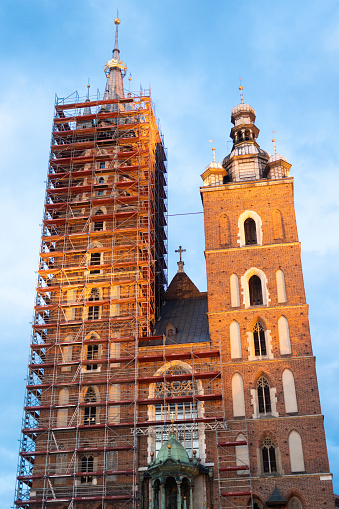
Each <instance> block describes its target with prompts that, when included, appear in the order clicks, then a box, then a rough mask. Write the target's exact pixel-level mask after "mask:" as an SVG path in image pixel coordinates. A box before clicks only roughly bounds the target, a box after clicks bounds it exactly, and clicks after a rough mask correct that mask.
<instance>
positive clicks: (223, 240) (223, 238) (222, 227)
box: [219, 214, 230, 246]
mask: <svg viewBox="0 0 339 509" xmlns="http://www.w3.org/2000/svg"><path fill="white" fill-rule="evenodd" d="M219 243H220V245H221V246H228V245H229V244H230V220H229V219H228V217H227V215H226V214H222V215H221V216H220V217H219Z"/></svg>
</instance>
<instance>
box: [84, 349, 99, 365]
mask: <svg viewBox="0 0 339 509" xmlns="http://www.w3.org/2000/svg"><path fill="white" fill-rule="evenodd" d="M98 357H99V345H88V347H87V356H86V358H87V360H88V361H93V360H94V359H97V358H98ZM86 369H87V371H92V370H95V369H98V365H97V364H87V365H86Z"/></svg>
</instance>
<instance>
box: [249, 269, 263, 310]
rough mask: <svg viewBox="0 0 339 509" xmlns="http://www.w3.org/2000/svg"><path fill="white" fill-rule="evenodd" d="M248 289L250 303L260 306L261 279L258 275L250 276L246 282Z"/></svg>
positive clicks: (261, 299)
mask: <svg viewBox="0 0 339 509" xmlns="http://www.w3.org/2000/svg"><path fill="white" fill-rule="evenodd" d="M248 287H249V291H250V305H251V306H260V305H262V304H263V298H262V287H261V279H260V277H259V276H256V275H254V276H252V277H251V278H250V280H249V282H248Z"/></svg>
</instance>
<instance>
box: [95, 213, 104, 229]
mask: <svg viewBox="0 0 339 509" xmlns="http://www.w3.org/2000/svg"><path fill="white" fill-rule="evenodd" d="M102 214H103V212H102V210H100V209H99V210H97V211H96V213H95V215H96V216H100V215H102ZM93 229H94V231H95V232H99V231H101V230H103V229H104V223H103V221H97V220H95V221H94V228H93Z"/></svg>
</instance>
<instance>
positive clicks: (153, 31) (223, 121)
mask: <svg viewBox="0 0 339 509" xmlns="http://www.w3.org/2000/svg"><path fill="white" fill-rule="evenodd" d="M116 7H117V5H116V4H114V3H112V2H110V1H108V0H81V1H80V0H72V1H71V2H68V3H64V2H52V1H51V0H31V1H30V2H27V1H24V0H16V1H13V0H2V2H1V5H0V48H1V50H0V68H1V80H0V140H1V141H0V146H1V162H0V165H1V184H2V185H1V187H0V207H1V217H2V249H1V251H0V267H1V279H0V299H1V307H0V318H1V323H2V356H1V359H0V362H1V371H0V372H1V376H2V384H1V385H0V391H1V394H0V396H1V401H2V405H3V418H2V419H1V422H0V452H1V459H2V461H1V464H0V509H5V508H6V509H7V508H8V507H9V506H10V505H11V503H12V500H13V492H14V478H15V474H16V463H17V453H18V447H19V444H18V438H19V435H20V423H21V415H22V402H23V396H24V384H25V382H24V379H25V376H26V364H27V356H28V345H29V340H30V324H29V322H30V321H31V316H32V309H33V304H34V288H35V282H36V272H35V271H36V270H37V267H38V250H39V237H40V227H39V224H40V223H41V219H42V209H43V201H44V188H45V184H44V181H45V180H46V173H47V162H48V155H49V143H50V133H51V124H52V115H53V105H54V95H55V93H57V94H58V96H60V97H66V96H68V95H69V94H71V93H72V92H74V91H75V90H78V92H79V94H80V95H85V93H86V84H87V80H88V78H90V83H91V91H92V92H93V93H95V92H96V90H97V88H99V89H100V90H101V91H103V89H104V85H105V76H104V73H103V65H104V63H105V62H106V61H107V60H108V59H109V58H110V57H111V51H112V47H113V42H114V24H113V20H114V17H115V14H116ZM118 7H119V14H120V18H121V25H120V34H119V42H120V49H121V58H122V59H123V61H125V62H126V63H127V65H128V72H131V73H132V90H139V88H140V84H141V85H142V87H143V88H148V86H149V84H151V88H152V99H153V101H154V102H155V105H156V112H157V115H158V116H159V118H160V122H161V127H162V131H163V133H164V135H165V143H166V146H167V148H168V160H169V213H170V214H175V213H186V212H198V211H201V210H202V207H201V200H200V196H199V186H200V185H201V179H200V174H201V173H202V172H203V170H204V168H205V166H206V165H207V164H208V163H209V162H210V160H211V143H209V141H208V140H210V139H213V140H214V146H215V147H216V158H217V160H221V159H222V158H223V157H224V156H225V155H226V154H227V153H228V152H229V150H230V143H228V140H229V132H230V128H231V123H230V112H231V108H232V107H233V106H234V105H236V104H237V103H238V102H239V93H238V85H239V77H240V76H241V77H242V78H243V85H244V98H245V102H249V103H250V104H251V105H252V106H253V107H254V108H255V110H256V113H257V120H256V124H257V126H258V127H259V129H260V130H261V132H260V135H259V139H258V141H259V143H260V145H261V146H262V148H264V149H265V150H267V151H269V152H272V151H273V148H272V143H271V139H272V130H275V131H277V132H276V135H275V137H276V140H277V150H278V152H279V153H281V154H282V155H284V156H285V157H286V158H287V159H288V161H289V162H290V163H292V165H293V166H292V175H293V176H294V177H295V199H296V212H297V220H298V228H299V236H300V240H301V242H302V259H303V268H304V279H305V286H306V295H307V300H308V303H309V304H310V323H311V332H312V339H313V347H314V353H315V354H316V356H317V371H318V378H319V386H320V396H321V402H322V411H323V413H324V414H325V426H326V433H327V441H328V450H329V457H330V466H331V471H332V472H333V473H334V475H335V478H334V482H335V491H336V492H337V493H338V492H339V460H338V458H339V437H338V433H337V419H338V407H339V396H338V391H337V385H338V373H339V353H338V343H339V341H338V340H339V327H338V298H337V288H338V285H339V269H338V250H339V235H338V223H339V207H338V187H339V172H338V161H339V144H338V141H337V117H338V114H339V100H338V93H337V90H338V82H339V66H338V61H339V5H338V2H337V0H326V2H324V1H323V0H308V1H306V0H300V1H299V2H295V1H292V0H284V1H282V0H276V1H275V2H272V0H257V1H256V2H252V1H249V0H243V1H242V2H239V1H233V0H211V1H210V2H209V4H207V2H205V1H202V0H172V1H171V2H162V1H160V0H144V1H143V2H140V0H139V1H136V0H123V1H122V2H120V5H119V6H118ZM179 244H181V245H183V247H184V248H186V253H185V257H184V260H185V269H186V272H187V273H188V275H189V276H190V277H191V279H192V280H193V281H194V282H195V283H196V284H197V286H198V287H199V289H200V290H205V289H206V281H205V262H204V255H203V249H204V239H203V224H202V215H191V216H179V217H171V218H169V254H170V263H169V276H170V279H171V278H172V277H173V275H174V273H175V271H176V259H177V258H176V255H175V254H174V250H175V249H177V247H178V245H179Z"/></svg>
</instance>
